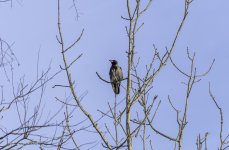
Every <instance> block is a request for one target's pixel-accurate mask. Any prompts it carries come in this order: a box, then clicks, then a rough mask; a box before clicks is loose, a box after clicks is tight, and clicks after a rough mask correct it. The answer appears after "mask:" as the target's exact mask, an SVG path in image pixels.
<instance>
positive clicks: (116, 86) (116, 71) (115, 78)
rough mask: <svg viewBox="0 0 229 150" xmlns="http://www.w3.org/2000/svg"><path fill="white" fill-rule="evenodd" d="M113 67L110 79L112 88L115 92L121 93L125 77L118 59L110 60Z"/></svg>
mask: <svg viewBox="0 0 229 150" xmlns="http://www.w3.org/2000/svg"><path fill="white" fill-rule="evenodd" d="M110 62H111V64H112V65H111V68H110V72H109V75H110V81H111V82H112V83H111V85H112V88H113V91H114V93H115V94H119V93H120V85H121V81H122V79H123V73H122V68H121V67H120V66H118V62H117V61H116V60H110Z"/></svg>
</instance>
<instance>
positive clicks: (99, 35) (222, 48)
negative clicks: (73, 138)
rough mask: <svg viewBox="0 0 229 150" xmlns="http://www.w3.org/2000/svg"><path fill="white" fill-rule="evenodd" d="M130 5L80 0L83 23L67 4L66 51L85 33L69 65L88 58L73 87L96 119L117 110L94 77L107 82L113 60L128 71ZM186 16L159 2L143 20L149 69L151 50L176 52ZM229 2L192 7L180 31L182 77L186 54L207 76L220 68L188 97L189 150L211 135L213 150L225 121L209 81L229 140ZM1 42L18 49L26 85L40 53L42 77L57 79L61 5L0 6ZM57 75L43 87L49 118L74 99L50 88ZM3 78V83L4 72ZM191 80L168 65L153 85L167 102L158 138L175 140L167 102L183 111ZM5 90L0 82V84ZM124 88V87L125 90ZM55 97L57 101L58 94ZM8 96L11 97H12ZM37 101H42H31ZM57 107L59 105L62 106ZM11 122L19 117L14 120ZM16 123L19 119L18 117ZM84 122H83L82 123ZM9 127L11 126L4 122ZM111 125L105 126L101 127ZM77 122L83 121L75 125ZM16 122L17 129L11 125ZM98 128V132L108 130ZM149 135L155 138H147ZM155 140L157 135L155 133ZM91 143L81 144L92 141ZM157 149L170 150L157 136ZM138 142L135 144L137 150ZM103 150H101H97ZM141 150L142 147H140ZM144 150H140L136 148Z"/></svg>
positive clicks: (142, 47)
mask: <svg viewBox="0 0 229 150" xmlns="http://www.w3.org/2000/svg"><path fill="white" fill-rule="evenodd" d="M125 5H126V2H125V1H123V0H115V1H107V0H100V1H96V0H94V1H89V0H77V2H76V6H77V9H78V12H79V15H80V17H79V19H78V20H76V14H75V11H74V9H73V8H72V1H65V2H62V6H61V16H62V25H63V32H64V37H65V39H66V42H67V43H66V44H70V43H71V42H72V41H74V39H75V38H76V37H77V36H78V35H79V33H80V32H81V30H82V29H83V28H84V29H85V34H84V36H83V38H82V40H81V41H80V43H79V44H78V45H77V46H76V47H75V48H74V49H73V50H72V52H70V53H71V54H70V55H68V58H69V59H73V58H75V57H77V56H78V55H79V54H80V53H83V57H82V58H81V59H80V60H79V61H78V62H77V63H76V64H75V65H74V66H73V68H72V77H73V78H74V80H75V81H76V89H77V92H78V93H79V94H81V93H83V92H84V91H88V94H87V96H86V97H85V99H84V101H83V105H84V106H85V107H86V108H87V109H88V110H89V112H90V113H92V114H93V117H94V118H98V117H99V115H100V113H99V112H97V109H100V110H104V111H105V110H107V109H108V107H107V102H110V103H113V99H114V98H113V91H112V89H111V86H110V85H108V84H106V83H104V82H102V81H101V80H99V79H98V78H97V76H96V74H95V72H96V71H98V72H99V73H100V74H101V75H102V76H103V77H104V78H106V79H108V70H109V67H110V63H109V61H108V60H109V59H117V60H118V61H119V64H120V65H121V66H122V68H123V71H124V76H126V71H127V57H126V53H125V51H126V50H127V46H128V43H127V36H126V32H125V26H126V25H127V22H125V21H124V20H122V19H121V16H126V15H127V12H126V10H125V9H126V6H125ZM182 15H183V1H180V0H154V2H153V4H152V6H151V7H150V9H149V10H148V11H147V12H146V14H145V15H144V16H143V17H142V20H141V21H144V23H145V25H144V27H143V28H142V30H141V31H140V32H139V34H138V37H137V41H136V42H137V43H136V51H137V54H136V58H137V57H141V65H142V67H144V65H145V64H146V63H148V62H149V61H150V59H151V57H152V55H153V44H155V45H156V46H157V48H158V49H159V52H160V51H161V52H164V50H165V47H166V46H168V47H169V46H171V44H172V40H173V38H174V36H175V33H176V30H177V28H178V25H179V22H180V21H181V17H182ZM228 15H229V1H228V0H195V1H194V2H193V3H192V5H191V8H190V11H189V15H188V18H187V20H186V22H185V25H184V27H183V29H182V32H181V34H180V37H179V39H178V42H177V44H176V47H175V51H174V53H173V59H174V61H175V62H176V63H177V64H178V66H180V67H181V68H182V69H183V70H185V71H189V63H188V60H187V57H186V48H187V46H188V47H189V49H190V51H191V52H192V53H193V52H195V53H196V66H197V71H199V72H204V71H206V70H207V69H208V66H209V65H210V64H211V62H212V60H213V59H214V58H215V59H216V61H215V64H214V66H213V69H212V70H211V72H210V73H209V74H208V75H207V76H206V77H204V78H203V79H202V81H201V82H200V83H198V84H196V85H195V86H194V89H193V91H192V95H191V97H190V104H189V105H190V106H189V111H188V124H187V127H186V130H185V133H184V149H185V150H191V149H195V148H196V145H195V142H196V136H197V135H198V134H199V133H201V134H202V135H203V134H204V133H205V132H209V133H210V134H209V137H208V145H209V146H208V148H209V150H215V149H216V147H217V145H218V144H219V127H220V126H219V125H220V120H219V119H220V116H219V113H218V110H217V109H216V107H215V105H214V103H213V101H212V100H211V99H210V96H209V94H208V82H211V85H212V92H213V93H214V95H215V96H216V99H217V101H218V103H219V105H220V106H221V107H222V109H223V111H224V136H225V135H226V134H228V133H229V128H227V127H228V126H229V109H227V107H228V106H229V101H228V99H229V95H228V85H229V79H228V73H229V68H228V66H227V65H228V64H229V59H228V58H229V45H228V39H229V29H228V27H229V20H228ZM0 18H1V21H0V37H1V38H2V39H4V40H6V41H7V42H9V43H13V42H15V44H14V46H13V47H12V48H13V51H14V52H15V55H16V56H17V58H18V60H19V62H20V64H21V65H20V67H16V68H15V72H17V74H16V78H19V77H21V76H23V75H26V80H27V82H32V81H34V80H35V79H36V60H37V53H38V51H39V49H40V64H39V68H40V70H42V69H45V68H47V67H48V65H49V64H50V62H51V66H52V72H53V73H54V72H55V71H57V70H58V69H59V65H61V64H62V60H61V54H60V46H59V45H58V42H57V41H56V35H57V34H58V30H57V0H52V1H47V0H39V1H38V0H37V1H27V0H22V1H19V2H17V1H13V7H12V8H11V7H10V3H0ZM64 75H65V74H63V75H60V76H58V77H57V78H56V79H55V80H54V81H53V82H52V83H50V85H49V86H48V87H47V88H46V93H45V96H46V97H45V104H46V111H47V112H49V108H50V106H52V105H57V104H54V103H56V101H55V99H54V97H55V96H59V97H64V95H65V94H66V93H67V94H68V93H69V91H68V90H66V89H65V90H64V89H52V88H51V87H52V86H53V85H54V84H64V83H66V82H67V79H66V77H65V76H64ZM0 78H1V80H2V79H5V76H4V74H3V72H2V70H1V74H0ZM184 81H186V80H185V78H184V77H183V76H182V75H180V74H179V73H178V72H177V71H176V70H175V68H173V67H172V66H171V64H168V65H167V67H166V68H165V69H164V70H163V71H162V72H161V74H160V75H159V76H158V78H157V79H156V80H155V83H154V90H153V91H152V92H153V94H158V97H159V99H160V100H162V103H161V106H160V108H159V111H158V115H157V117H156V118H155V126H156V127H157V128H158V129H160V130H161V131H163V132H165V133H168V134H169V135H172V136H175V135H176V132H177V125H176V120H175V117H176V114H175V113H174V112H173V110H172V109H171V107H170V106H169V103H168V100H167V96H168V95H170V96H171V98H172V99H173V102H174V104H175V106H177V107H178V108H180V109H182V106H183V105H184V102H185V95H184V94H185V88H184V87H185V86H184V85H183V84H181V82H184ZM0 84H1V85H2V84H5V83H3V81H1V83H0ZM125 84H126V83H125V82H124V83H123V85H124V86H125ZM57 93H58V94H57ZM8 94H9V95H10V94H11V93H8ZM124 95H125V94H124V90H123V89H122V91H121V94H120V95H119V97H118V99H119V101H120V100H121V99H123V98H124ZM33 100H34V101H36V100H37V99H33ZM57 106H58V105H57ZM12 117H14V116H12ZM15 117H16V116H15ZM79 117H83V116H79ZM3 121H5V122H3V123H2V122H1V124H5V123H6V122H9V123H10V121H9V120H7V118H4V120H3ZM106 121H110V120H103V123H104V122H106ZM77 122H78V121H77ZM11 123H12V122H11ZM103 123H101V126H103ZM149 132H152V131H149ZM153 135H155V134H153ZM87 139H88V138H85V139H84V138H83V140H82V141H79V142H81V143H83V141H84V140H87ZM152 140H153V142H154V148H155V149H156V150H165V149H171V146H172V145H173V144H172V143H171V142H170V141H168V140H166V139H164V138H163V137H160V136H158V135H155V136H153V137H152ZM138 142H139V141H136V142H135V143H134V145H135V146H136V147H137V146H138V145H140V144H139V143H138ZM96 148H97V149H99V146H98V147H96ZM136 149H137V148H136ZM138 149H141V148H138Z"/></svg>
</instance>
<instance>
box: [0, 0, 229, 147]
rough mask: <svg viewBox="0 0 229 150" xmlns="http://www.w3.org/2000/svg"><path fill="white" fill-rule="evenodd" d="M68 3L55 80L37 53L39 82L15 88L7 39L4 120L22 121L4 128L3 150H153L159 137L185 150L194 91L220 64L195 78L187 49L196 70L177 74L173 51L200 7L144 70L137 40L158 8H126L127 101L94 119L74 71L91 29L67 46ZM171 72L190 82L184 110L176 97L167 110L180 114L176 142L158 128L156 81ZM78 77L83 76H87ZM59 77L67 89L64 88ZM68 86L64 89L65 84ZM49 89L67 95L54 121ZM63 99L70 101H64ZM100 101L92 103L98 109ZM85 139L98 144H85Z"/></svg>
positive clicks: (60, 22)
mask: <svg viewBox="0 0 229 150" xmlns="http://www.w3.org/2000/svg"><path fill="white" fill-rule="evenodd" d="M72 2H73V3H72V7H73V8H74V11H75V16H76V18H79V16H80V15H79V11H78V9H77V7H76V6H77V5H76V1H75V0H73V1H72ZM63 3H64V2H63V1H61V0H58V5H57V6H58V7H57V27H58V28H57V31H58V34H57V35H56V40H57V43H58V44H59V48H60V51H59V52H58V54H60V55H61V57H60V59H62V61H63V62H62V65H60V66H59V68H58V69H57V71H56V72H54V73H51V65H49V66H48V68H47V69H46V70H43V71H41V72H40V71H39V63H40V52H39V53H38V56H37V65H36V78H35V81H34V82H33V83H32V84H30V83H27V82H26V78H25V76H23V77H21V78H19V79H18V81H17V82H15V73H14V63H15V62H16V63H17V64H19V62H18V60H17V57H16V56H15V55H14V53H13V50H12V44H9V43H7V42H6V41H4V40H2V39H1V68H2V70H3V72H4V76H5V78H6V79H7V80H8V82H9V83H10V84H6V85H8V86H5V85H4V86H1V90H2V91H1V93H2V100H1V105H0V113H1V115H2V118H7V119H8V118H9V116H8V114H9V115H11V113H12V114H16V115H17V117H18V122H16V123H15V126H16V127H15V126H14V127H13V129H11V127H7V125H6V124H4V123H3V127H1V132H2V133H1V134H2V135H1V136H0V141H1V142H0V143H1V144H0V147H1V149H23V148H26V147H29V146H31V147H38V148H40V149H48V148H50V149H102V148H103V149H128V150H132V149H139V148H142V149H155V148H154V147H155V145H157V142H155V141H154V140H153V139H154V137H160V138H163V139H164V142H165V143H167V142H168V143H172V144H173V145H174V146H173V147H172V148H173V149H178V150H181V149H184V148H183V145H184V144H183V143H184V142H183V141H184V140H185V139H187V140H189V139H188V138H187V137H185V136H184V135H185V132H186V127H187V125H188V124H190V122H189V121H188V120H189V119H188V114H189V109H190V105H189V102H190V97H191V95H192V90H193V88H194V85H196V84H197V83H199V82H200V81H201V79H202V78H203V77H204V76H206V75H207V74H208V73H209V72H210V71H211V70H212V67H213V64H214V62H215V60H213V61H212V63H211V64H210V65H209V67H208V68H207V71H205V72H199V71H197V70H198V69H197V66H196V64H195V62H196V55H195V53H192V51H191V50H189V48H187V49H186V52H187V59H186V60H187V61H188V62H189V64H190V65H189V66H188V68H189V69H181V67H179V65H180V64H177V63H176V62H175V61H176V59H174V57H175V56H174V51H175V49H176V44H177V43H178V42H179V41H178V40H179V36H180V34H181V32H182V29H183V27H184V26H185V22H186V20H187V17H188V14H189V10H190V7H191V6H192V3H194V2H193V1H192V0H184V2H183V16H182V18H181V21H180V23H179V26H178V28H177V30H176V32H175V36H174V38H173V39H172V43H171V44H170V46H167V47H166V48H165V49H164V50H161V49H159V48H158V47H157V46H156V44H153V46H152V50H151V54H152V55H151V61H150V62H148V63H147V64H146V65H145V64H144V61H142V58H141V57H140V55H139V54H138V53H143V52H141V51H140V50H137V49H138V41H139V39H140V38H139V37H138V36H139V33H141V31H142V29H143V28H144V15H146V14H147V13H148V11H149V9H150V8H151V7H152V6H151V5H152V3H153V1H152V0H148V1H147V2H145V1H141V0H136V1H130V0H126V1H125V5H126V14H125V15H123V16H122V17H121V18H122V20H123V21H125V22H126V26H125V29H126V35H127V43H126V44H127V45H128V47H127V50H126V54H127V60H126V66H127V69H126V77H125V79H124V80H123V81H122V86H123V88H122V90H123V91H124V92H125V96H124V98H123V99H121V100H120V97H119V96H117V95H114V98H113V99H114V102H112V103H114V104H111V103H110V102H108V104H107V110H105V111H104V110H101V108H97V109H98V112H99V113H100V114H101V115H100V116H99V117H98V116H96V115H94V114H93V113H91V112H92V111H91V110H90V109H88V106H87V105H85V103H84V102H85V101H89V100H88V99H87V98H86V97H85V95H86V94H87V92H86V94H82V95H80V94H79V93H80V92H79V91H80V88H81V87H80V86H77V85H76V83H77V78H75V76H74V75H73V74H74V69H76V68H79V66H77V65H75V63H76V62H78V61H80V58H82V56H83V53H78V50H75V47H77V46H78V45H79V44H80V42H82V39H83V37H84V36H85V32H86V29H82V30H81V31H80V33H79V35H78V36H77V37H76V40H72V39H70V40H69V37H68V36H69V34H65V30H67V27H66V24H65V22H64V21H65V18H64V17H63V16H64V11H62V10H63V9H62V8H63ZM155 7H156V6H155ZM121 34H123V33H121ZM70 41H73V42H70ZM76 49H77V48H76ZM75 53H76V54H77V56H76V57H72V56H75ZM121 55H123V54H121ZM89 61H90V60H89ZM142 66H145V68H144V69H143V67H142ZM168 67H171V68H173V69H175V70H176V72H177V73H179V74H180V75H181V76H182V79H184V80H185V82H183V85H184V87H183V89H184V91H185V92H184V93H182V94H181V93H180V94H181V95H182V96H183V101H179V102H181V104H178V102H177V101H176V100H174V98H173V97H172V96H170V94H166V95H168V96H167V99H168V102H169V104H170V107H169V108H168V110H169V111H170V112H175V115H174V118H173V120H174V121H175V122H176V123H177V128H176V129H175V128H174V130H176V132H175V134H170V133H167V132H165V131H164V130H163V129H162V128H158V126H157V124H156V121H155V118H156V117H157V116H158V115H159V113H162V112H159V108H160V107H161V104H162V100H159V99H161V98H160V95H159V94H158V93H157V92H156V91H155V87H157V86H158V83H157V82H156V80H157V78H158V77H159V76H160V75H161V72H162V71H163V70H166V69H167V68H168ZM186 67H187V66H186ZM187 70H189V72H187ZM80 71H81V72H80V73H82V74H83V69H82V70H80ZM96 74H97V77H98V79H100V82H101V83H102V84H107V83H109V84H110V83H111V82H110V81H108V80H107V79H106V78H104V77H103V76H102V75H100V73H98V72H96ZM94 75H95V74H94ZM60 76H61V81H60V80H58V77H60ZM63 79H64V80H65V81H63V82H62V80H63ZM92 83H93V82H92ZM125 83H126V85H125ZM48 86H52V89H53V90H56V89H58V90H59V89H60V90H59V92H61V94H62V95H64V97H62V98H60V97H61V96H59V93H55V100H56V103H57V104H58V106H59V108H57V109H54V113H53V112H52V114H51V115H47V112H46V111H45V110H44V109H43V106H44V102H43V101H44V100H43V99H44V96H45V91H46V89H49V88H47V87H48ZM8 87H11V89H12V91H11V92H12V96H8V95H7V96H5V91H4V90H5V89H6V88H7V89H8ZM110 88H111V87H110ZM46 92H47V91H46ZM65 92H66V93H67V95H66V94H64V93H65ZM102 94H103V93H101V95H102ZM209 95H210V97H209V99H210V98H211V99H212V100H213V102H214V103H213V104H215V106H216V108H217V109H218V110H219V113H220V131H219V133H220V134H219V141H220V143H219V149H220V150H223V149H227V148H228V135H226V136H224V135H223V131H224V130H223V124H224V119H223V110H222V108H221V107H220V106H219V104H218V102H217V101H216V99H215V97H214V95H213V94H212V91H211V89H210V84H209ZM6 97H7V98H6ZM11 97H12V98H11ZM31 97H34V98H35V99H38V101H37V103H34V102H33V101H32V98H31ZM97 99H98V98H94V99H93V102H94V101H96V100H97ZM53 105H54V104H53ZM177 105H178V106H179V107H177ZM102 119H103V120H102ZM104 119H106V120H104ZM208 135H209V133H208V132H206V133H205V134H204V135H201V134H198V135H197V139H196V147H197V149H198V150H201V149H204V148H205V149H207V139H208ZM83 136H88V137H93V138H95V139H93V138H88V139H86V140H85V139H82V140H81V137H83ZM139 141H141V142H139ZM135 143H137V144H135ZM139 143H140V144H139ZM172 148H171V149H172Z"/></svg>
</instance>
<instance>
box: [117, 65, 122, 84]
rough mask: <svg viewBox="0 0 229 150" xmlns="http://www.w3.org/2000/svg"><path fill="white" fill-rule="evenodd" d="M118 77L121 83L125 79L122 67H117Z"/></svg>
mask: <svg viewBox="0 0 229 150" xmlns="http://www.w3.org/2000/svg"><path fill="white" fill-rule="evenodd" d="M116 76H117V78H118V80H119V81H121V80H122V79H123V73H122V68H121V67H117V70H116Z"/></svg>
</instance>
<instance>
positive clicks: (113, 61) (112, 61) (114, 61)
mask: <svg viewBox="0 0 229 150" xmlns="http://www.w3.org/2000/svg"><path fill="white" fill-rule="evenodd" d="M110 62H111V64H112V65H113V66H115V65H117V64H118V62H117V60H110Z"/></svg>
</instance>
